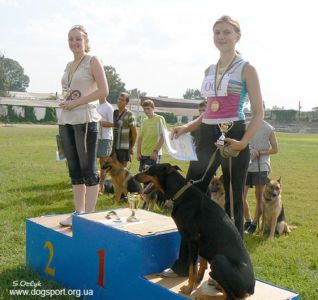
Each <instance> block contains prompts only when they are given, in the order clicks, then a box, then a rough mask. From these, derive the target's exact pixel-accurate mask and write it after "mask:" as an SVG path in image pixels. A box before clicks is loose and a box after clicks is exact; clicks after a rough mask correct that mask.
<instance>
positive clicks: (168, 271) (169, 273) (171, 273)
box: [160, 268, 179, 278]
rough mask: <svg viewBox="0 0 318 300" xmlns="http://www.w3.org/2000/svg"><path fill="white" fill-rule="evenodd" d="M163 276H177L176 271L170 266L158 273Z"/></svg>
mask: <svg viewBox="0 0 318 300" xmlns="http://www.w3.org/2000/svg"><path fill="white" fill-rule="evenodd" d="M160 275H161V276H163V277H168V278H174V277H179V275H178V274H177V273H175V272H174V271H173V270H172V269H171V268H168V269H165V270H163V271H162V272H161V273H160Z"/></svg>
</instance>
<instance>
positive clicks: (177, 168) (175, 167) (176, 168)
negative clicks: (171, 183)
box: [171, 165, 182, 172]
mask: <svg viewBox="0 0 318 300" xmlns="http://www.w3.org/2000/svg"><path fill="white" fill-rule="evenodd" d="M171 168H174V169H175V170H176V171H181V172H182V170H181V169H180V168H179V166H177V165H175V166H172V167H171Z"/></svg>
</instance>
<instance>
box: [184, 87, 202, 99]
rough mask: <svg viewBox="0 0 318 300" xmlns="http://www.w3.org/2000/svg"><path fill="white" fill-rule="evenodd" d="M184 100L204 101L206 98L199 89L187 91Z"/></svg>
mask: <svg viewBox="0 0 318 300" xmlns="http://www.w3.org/2000/svg"><path fill="white" fill-rule="evenodd" d="M183 99H195V100H204V99H205V98H204V97H203V96H202V95H201V92H200V91H199V90H198V89H187V90H186V92H185V94H183Z"/></svg>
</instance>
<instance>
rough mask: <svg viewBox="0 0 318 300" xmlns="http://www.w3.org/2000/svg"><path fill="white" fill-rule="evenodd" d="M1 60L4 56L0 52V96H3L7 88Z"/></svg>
mask: <svg viewBox="0 0 318 300" xmlns="http://www.w3.org/2000/svg"><path fill="white" fill-rule="evenodd" d="M3 62H4V56H3V55H1V53H0V96H5V95H6V93H7V91H8V89H9V83H8V78H7V75H6V72H5V69H4V66H3Z"/></svg>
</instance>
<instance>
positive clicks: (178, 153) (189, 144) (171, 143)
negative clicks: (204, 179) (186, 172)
mask: <svg viewBox="0 0 318 300" xmlns="http://www.w3.org/2000/svg"><path fill="white" fill-rule="evenodd" d="M162 127H163V128H162V131H163V137H164V141H165V145H166V148H167V151H168V153H169V155H170V156H172V157H173V158H175V159H178V160H187V161H189V160H198V157H197V155H196V152H195V147H194V144H193V138H192V136H191V135H190V134H183V135H181V136H179V137H178V138H177V139H175V138H174V139H172V140H171V138H170V132H169V131H168V130H167V129H166V128H165V127H164V126H162Z"/></svg>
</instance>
